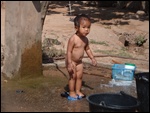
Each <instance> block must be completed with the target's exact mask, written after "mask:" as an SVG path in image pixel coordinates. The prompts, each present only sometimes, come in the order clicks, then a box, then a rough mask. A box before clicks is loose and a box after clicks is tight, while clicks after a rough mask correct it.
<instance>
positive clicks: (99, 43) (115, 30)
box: [42, 1, 149, 71]
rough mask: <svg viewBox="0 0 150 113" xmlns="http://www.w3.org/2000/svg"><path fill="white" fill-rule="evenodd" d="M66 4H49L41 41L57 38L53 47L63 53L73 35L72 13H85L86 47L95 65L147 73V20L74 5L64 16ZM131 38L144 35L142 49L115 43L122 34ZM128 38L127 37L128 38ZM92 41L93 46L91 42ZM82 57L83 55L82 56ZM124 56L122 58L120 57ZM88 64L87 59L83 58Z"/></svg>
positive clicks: (123, 11) (125, 11)
mask: <svg viewBox="0 0 150 113" xmlns="http://www.w3.org/2000/svg"><path fill="white" fill-rule="evenodd" d="M67 4H68V2H63V3H62V2H56V4H55V2H54V1H53V2H52V3H51V4H50V6H49V10H48V13H47V16H46V19H45V23H44V27H43V34H42V41H43V40H44V39H45V38H51V39H57V40H58V41H60V42H61V45H54V47H55V48H57V49H58V50H60V49H62V50H63V51H65V53H66V48H67V41H68V39H69V38H70V36H71V35H72V34H73V33H74V32H75V29H74V24H73V22H72V20H73V18H74V17H75V15H76V14H80V13H85V14H88V15H89V16H90V17H91V19H92V26H91V31H90V34H89V35H88V36H87V37H88V38H89V41H90V42H91V44H90V47H91V49H92V51H93V53H94V55H95V56H96V59H97V60H98V62H99V63H104V64H114V63H127V62H128V63H134V64H136V66H137V69H139V70H140V69H142V70H143V71H148V70H149V20H148V17H146V16H145V17H141V18H140V16H139V18H134V17H138V16H137V14H136V13H134V12H131V11H127V10H117V9H115V8H96V7H87V6H83V5H80V4H78V3H74V4H72V7H71V8H72V10H71V11H72V12H71V14H70V15H68V12H70V11H69V10H68V7H66V5H67ZM125 33H126V34H127V35H129V38H132V35H133V34H134V36H135V37H138V36H140V35H142V34H145V38H146V39H147V41H146V43H144V45H143V46H142V47H135V46H128V47H125V46H124V44H123V43H122V42H121V41H119V37H120V36H121V35H122V36H123V34H125ZM130 35H131V37H130ZM92 41H93V43H92ZM85 56H86V54H85ZM124 57H125V58H124ZM84 60H85V61H89V59H88V58H85V59H84Z"/></svg>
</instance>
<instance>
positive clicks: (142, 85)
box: [135, 72, 149, 112]
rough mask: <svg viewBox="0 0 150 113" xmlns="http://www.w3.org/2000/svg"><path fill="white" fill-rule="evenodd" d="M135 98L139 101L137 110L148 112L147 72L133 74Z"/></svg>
mask: <svg viewBox="0 0 150 113" xmlns="http://www.w3.org/2000/svg"><path fill="white" fill-rule="evenodd" d="M135 79H136V90H137V98H138V100H139V101H140V102H141V105H140V106H139V109H138V111H139V112H149V72H144V73H137V74H135Z"/></svg>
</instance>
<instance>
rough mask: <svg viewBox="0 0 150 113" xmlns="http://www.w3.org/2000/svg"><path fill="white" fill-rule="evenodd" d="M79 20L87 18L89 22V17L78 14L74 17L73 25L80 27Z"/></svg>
mask: <svg viewBox="0 0 150 113" xmlns="http://www.w3.org/2000/svg"><path fill="white" fill-rule="evenodd" d="M81 20H88V21H89V22H90V23H91V19H90V18H89V17H88V16H87V15H85V14H80V15H77V16H76V17H75V18H74V26H75V27H80V23H81Z"/></svg>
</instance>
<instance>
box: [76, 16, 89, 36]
mask: <svg viewBox="0 0 150 113" xmlns="http://www.w3.org/2000/svg"><path fill="white" fill-rule="evenodd" d="M90 28H91V22H90V21H89V20H88V19H81V20H80V27H76V30H77V33H78V35H80V36H83V37H85V36H87V35H88V34H89V32H90Z"/></svg>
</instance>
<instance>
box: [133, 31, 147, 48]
mask: <svg viewBox="0 0 150 113" xmlns="http://www.w3.org/2000/svg"><path fill="white" fill-rule="evenodd" d="M146 40H147V39H145V36H144V35H141V34H140V35H139V36H137V37H136V38H135V44H136V45H137V46H142V45H143V44H144V43H145V42H146Z"/></svg>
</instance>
